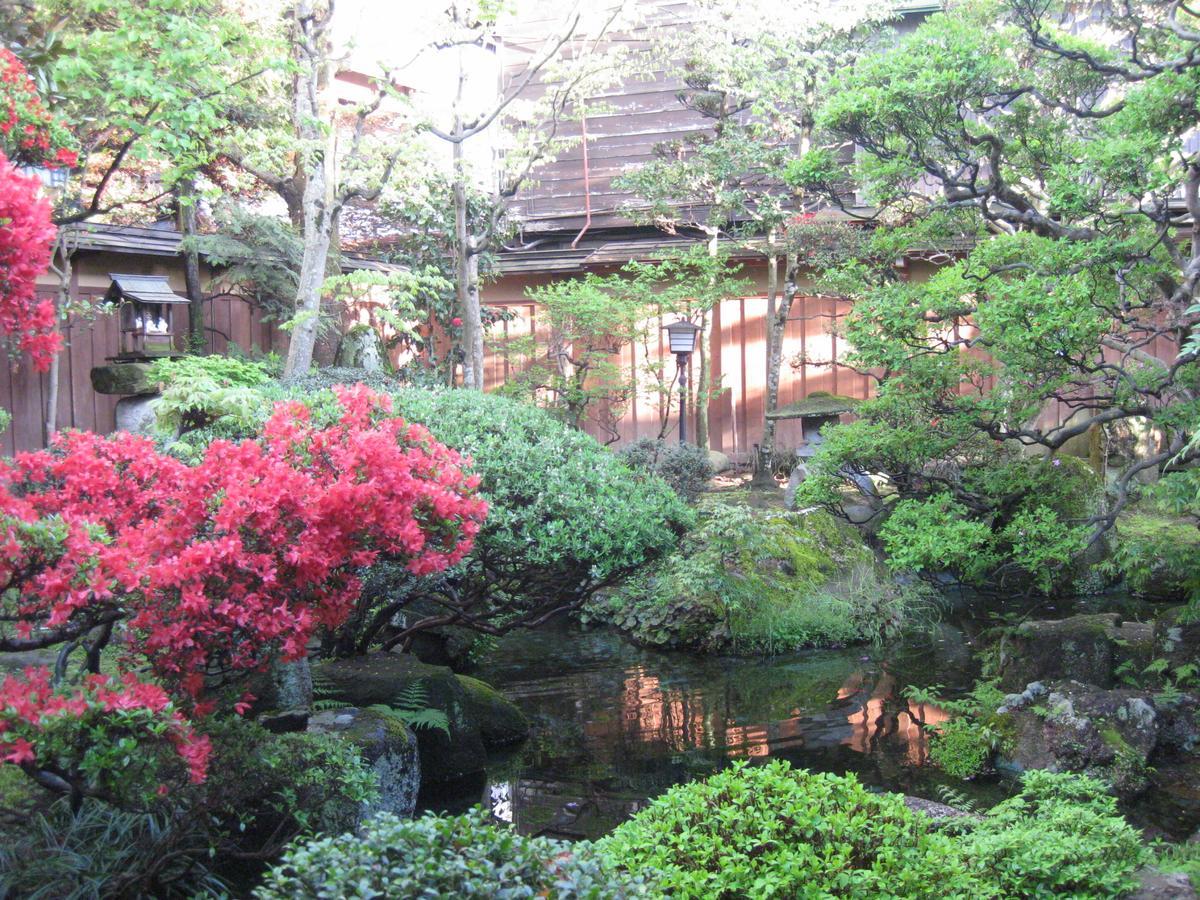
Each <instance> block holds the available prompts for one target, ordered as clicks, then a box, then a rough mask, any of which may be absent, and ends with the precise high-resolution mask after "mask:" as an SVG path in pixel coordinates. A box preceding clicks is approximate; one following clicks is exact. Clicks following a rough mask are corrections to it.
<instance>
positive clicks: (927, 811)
mask: <svg viewBox="0 0 1200 900" xmlns="http://www.w3.org/2000/svg"><path fill="white" fill-rule="evenodd" d="M904 805H905V806H907V807H908V808H909V809H911V810H912V811H913V812H918V813H920V814H921V815H923V816H927V817H928V818H930V819H932V820H933V821H934V822H936V823H939V824H940V823H943V822H945V821H947V820H949V819H961V818H963V817H966V818H970V819H978V818H981V816H979V814H978V813H971V812H967V811H966V810H965V809H959V808H958V807H957V806H949V805H948V804H945V803H937V802H935V801H933V800H926V799H924V798H923V797H913V796H912V795H911V794H905V796H904Z"/></svg>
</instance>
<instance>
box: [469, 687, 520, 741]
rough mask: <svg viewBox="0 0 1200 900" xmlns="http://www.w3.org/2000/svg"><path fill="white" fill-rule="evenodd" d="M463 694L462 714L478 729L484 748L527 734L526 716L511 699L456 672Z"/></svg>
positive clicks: (517, 739) (517, 738)
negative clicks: (464, 712) (464, 708)
mask: <svg viewBox="0 0 1200 900" xmlns="http://www.w3.org/2000/svg"><path fill="white" fill-rule="evenodd" d="M455 678H457V679H458V683H459V684H460V685H461V686H462V688H463V691H464V693H465V694H466V716H467V718H468V720H470V721H471V722H473V723H474V724H475V725H476V727H478V728H479V736H480V737H481V738H483V744H484V746H485V747H502V746H505V745H507V744H515V743H517V742H518V741H523V740H524V739H525V738H526V737H528V735H529V719H527V718H526V717H525V713H523V712H521V710H520V708H518V707H517V705H516V704H515V703H513V702H512V701H511V700H508V699H506V698H505V697H504V696H503V695H502V694H501V693H500V692H499V691H498V690H496V689H495V688H494V687H492V686H491V685H490V684H487V683H486V682H483V681H480V680H479V679H478V678H472V677H470V676H469V675H456V676H455Z"/></svg>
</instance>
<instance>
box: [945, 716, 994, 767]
mask: <svg viewBox="0 0 1200 900" xmlns="http://www.w3.org/2000/svg"><path fill="white" fill-rule="evenodd" d="M1000 741H1001V737H1000V735H999V733H998V732H996V731H994V730H993V729H991V728H989V727H988V726H987V725H985V724H983V723H981V722H976V721H974V720H972V719H951V720H950V721H949V722H943V723H942V724H941V725H939V726H938V730H937V733H936V734H935V735H934V736H933V738H932V739H931V740H930V742H929V759H930V761H931V762H932V763H933V764H934V765H935V766H937V767H938V768H939V769H941V770H942V771H943V772H945V773H946V774H947V775H951V776H953V777H955V778H974V777H975V776H976V775H978V774H979V773H980V772H982V771H984V770H985V769H986V768H987V767H988V765H989V764H990V763H991V761H992V756H993V754H995V752H996V748H997V746H998V745H999V743H1000Z"/></svg>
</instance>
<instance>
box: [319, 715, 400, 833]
mask: <svg viewBox="0 0 1200 900" xmlns="http://www.w3.org/2000/svg"><path fill="white" fill-rule="evenodd" d="M309 731H313V732H318V733H320V732H324V733H328V734H335V735H337V736H338V737H341V738H343V739H344V740H347V741H349V742H350V743H352V744H354V745H355V746H356V747H357V748H358V749H359V752H360V753H361V754H362V760H363V762H364V763H366V764H367V765H368V766H370V767H371V771H372V772H374V773H375V779H376V782H377V783H378V787H379V796H378V797H377V798H376V799H375V800H374V801H372V802H371V803H369V804H368V805H367V807H366V809H364V810H363V818H368V817H370V816H373V815H375V814H376V813H381V812H387V813H392V814H394V815H397V816H400V817H402V818H408V817H410V816H412V814H413V812H414V811H415V810H416V808H417V794H418V793H419V791H420V789H421V762H420V755H419V752H418V749H417V747H418V742H417V737H416V735H415V734H414V733H413V731H412V729H411V728H409V727H408V726H407V725H406V724H405V723H404V721H403V720H402V719H400V718H399V717H398V716H396V715H395V714H389V713H388V712H387V711H386V710H384V709H382V708H379V707H376V708H373V709H357V708H355V707H347V708H344V709H336V710H325V711H322V712H319V713H317V714H315V715H314V716H313V717H312V719H311V721H310V722H309Z"/></svg>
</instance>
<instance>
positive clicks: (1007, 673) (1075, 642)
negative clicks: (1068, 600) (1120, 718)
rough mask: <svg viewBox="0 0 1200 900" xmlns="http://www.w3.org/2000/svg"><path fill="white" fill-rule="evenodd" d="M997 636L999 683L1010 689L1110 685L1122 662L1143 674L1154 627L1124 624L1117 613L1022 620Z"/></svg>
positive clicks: (1150, 651) (1136, 623) (1002, 686)
mask: <svg viewBox="0 0 1200 900" xmlns="http://www.w3.org/2000/svg"><path fill="white" fill-rule="evenodd" d="M993 639H994V640H995V647H996V652H997V663H998V671H999V672H1000V686H1001V688H1003V689H1004V690H1006V691H1020V690H1022V689H1023V688H1024V687H1025V685H1027V684H1029V683H1031V682H1034V681H1041V682H1045V681H1055V680H1058V679H1071V680H1074V681H1080V682H1083V683H1085V684H1092V685H1096V686H1097V687H1102V688H1109V687H1112V686H1113V685H1114V684H1115V683H1116V678H1117V676H1116V672H1117V669H1118V667H1120V666H1121V664H1122V663H1124V662H1126V661H1128V662H1129V663H1130V664H1131V666H1132V667H1134V668H1136V669H1137V671H1139V672H1140V671H1141V669H1142V668H1144V667H1145V665H1146V664H1148V663H1149V661H1150V659H1151V658H1152V657H1153V627H1152V626H1151V625H1149V624H1143V623H1138V622H1122V621H1121V619H1120V617H1119V616H1118V615H1117V614H1116V613H1098V614H1091V615H1080V616H1071V617H1070V618H1066V619H1057V620H1046V621H1030V622H1022V623H1021V624H1020V625H1016V626H1014V627H1012V628H1006V629H1003V630H1001V631H1000V632H998V633H997V634H995V635H993Z"/></svg>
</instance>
